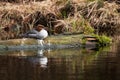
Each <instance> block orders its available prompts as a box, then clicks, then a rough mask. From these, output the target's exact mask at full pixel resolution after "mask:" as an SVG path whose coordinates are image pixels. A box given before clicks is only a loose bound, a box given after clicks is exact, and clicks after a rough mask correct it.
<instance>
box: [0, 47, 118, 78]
mask: <svg viewBox="0 0 120 80" xmlns="http://www.w3.org/2000/svg"><path fill="white" fill-rule="evenodd" d="M119 51H120V47H119V45H118V46H115V47H114V48H113V47H110V48H104V49H100V50H98V51H93V50H85V49H63V50H52V51H50V50H29V51H5V52H0V80H120V62H119V61H120V58H119Z"/></svg>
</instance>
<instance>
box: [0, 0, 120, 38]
mask: <svg viewBox="0 0 120 80" xmlns="http://www.w3.org/2000/svg"><path fill="white" fill-rule="evenodd" d="M87 1H89V0H71V1H69V0H44V1H41V2H29V3H27V2H26V3H6V2H0V23H1V24H0V32H1V33H0V35H1V36H2V39H9V38H16V36H18V35H19V34H21V33H24V32H26V31H27V30H29V29H32V28H33V27H34V26H36V21H37V20H40V19H41V18H39V17H40V15H39V16H36V14H37V12H41V13H42V15H43V16H44V19H45V20H43V18H42V19H41V20H40V23H42V21H43V23H44V24H42V25H44V26H47V27H50V26H51V24H50V23H51V22H50V21H51V20H48V19H47V17H46V15H47V14H48V13H52V14H54V15H55V16H56V20H53V22H54V21H57V20H61V21H62V25H63V26H64V27H66V26H67V30H66V31H67V32H71V33H74V32H84V33H87V34H89V33H93V31H94V30H93V29H92V27H93V28H94V29H96V32H98V33H100V34H101V33H104V34H108V35H113V34H115V33H118V32H119V27H120V14H119V10H120V8H119V5H117V4H116V3H114V2H113V3H108V2H102V1H93V2H89V3H88V2H87ZM111 8H112V9H111ZM26 17H28V21H26ZM13 24H14V25H16V28H15V29H14V27H12V28H13V29H14V30H17V31H16V33H13V32H14V30H13V29H11V28H10V26H11V25H13ZM52 24H53V25H52V26H57V29H59V28H58V25H59V24H61V23H59V24H56V25H54V23H52ZM6 26H7V27H9V28H10V32H7V33H6V32H5V31H4V30H3V28H5V27H6ZM24 26H25V27H24ZM60 26H61V25H60ZM91 26H92V27H91ZM9 28H8V29H9ZM68 28H69V29H68ZM53 29H54V28H53ZM61 30H62V29H61ZM4 34H5V35H4ZM10 34H12V35H14V34H15V35H14V36H15V37H14V36H11V35H10ZM10 36H11V37H10Z"/></svg>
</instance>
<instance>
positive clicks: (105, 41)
mask: <svg viewBox="0 0 120 80" xmlns="http://www.w3.org/2000/svg"><path fill="white" fill-rule="evenodd" d="M93 36H95V37H96V38H97V39H98V46H106V45H109V44H111V42H112V39H111V38H110V37H108V36H106V35H95V34H94V35H93Z"/></svg>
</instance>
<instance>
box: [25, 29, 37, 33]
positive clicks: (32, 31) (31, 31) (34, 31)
mask: <svg viewBox="0 0 120 80" xmlns="http://www.w3.org/2000/svg"><path fill="white" fill-rule="evenodd" d="M25 34H38V31H36V30H34V29H33V30H30V31H28V32H26V33H25Z"/></svg>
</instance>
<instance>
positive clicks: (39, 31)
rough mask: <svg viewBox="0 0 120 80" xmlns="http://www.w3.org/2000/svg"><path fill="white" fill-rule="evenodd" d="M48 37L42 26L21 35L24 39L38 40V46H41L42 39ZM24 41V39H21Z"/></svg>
mask: <svg viewBox="0 0 120 80" xmlns="http://www.w3.org/2000/svg"><path fill="white" fill-rule="evenodd" d="M47 36H48V32H47V31H46V30H45V29H44V26H43V25H38V26H37V27H36V28H35V29H33V30H30V31H28V32H27V33H25V34H24V35H23V37H24V38H34V39H37V40H38V44H40V45H42V46H43V43H44V41H43V39H45V38H46V37H47ZM23 40H24V39H23Z"/></svg>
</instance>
